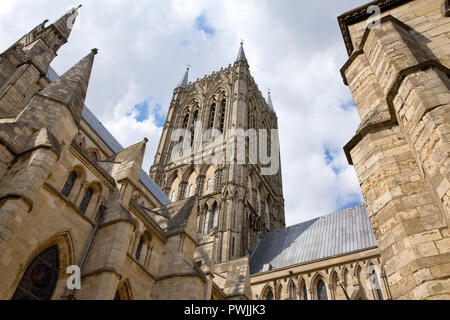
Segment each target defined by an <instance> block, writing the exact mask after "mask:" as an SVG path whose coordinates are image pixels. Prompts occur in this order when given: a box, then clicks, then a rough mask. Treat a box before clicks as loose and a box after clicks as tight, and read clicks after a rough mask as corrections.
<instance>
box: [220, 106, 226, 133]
mask: <svg viewBox="0 0 450 320" xmlns="http://www.w3.org/2000/svg"><path fill="white" fill-rule="evenodd" d="M226 106H227V104H226V101H225V99H223V100H222V103H221V104H220V115H219V116H220V118H219V129H220V132H223V129H224V126H225V109H226Z"/></svg>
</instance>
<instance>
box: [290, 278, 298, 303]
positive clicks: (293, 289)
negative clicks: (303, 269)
mask: <svg viewBox="0 0 450 320" xmlns="http://www.w3.org/2000/svg"><path fill="white" fill-rule="evenodd" d="M296 291H297V288H296V287H295V283H294V281H291V282H290V283H289V300H297V292H296Z"/></svg>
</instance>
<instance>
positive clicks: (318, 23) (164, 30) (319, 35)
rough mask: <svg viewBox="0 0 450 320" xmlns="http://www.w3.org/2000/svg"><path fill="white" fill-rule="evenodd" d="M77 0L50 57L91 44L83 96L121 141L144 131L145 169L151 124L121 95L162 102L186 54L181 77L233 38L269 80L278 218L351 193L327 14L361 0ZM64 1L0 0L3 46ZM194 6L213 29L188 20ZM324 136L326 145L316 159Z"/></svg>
mask: <svg viewBox="0 0 450 320" xmlns="http://www.w3.org/2000/svg"><path fill="white" fill-rule="evenodd" d="M83 2H84V3H83V8H82V9H81V10H80V19H79V21H78V23H79V25H76V28H75V30H74V32H73V34H72V35H71V38H70V39H69V43H68V44H67V45H66V46H64V47H63V48H62V49H61V50H60V52H59V56H58V57H57V58H56V59H55V61H54V63H53V66H54V67H55V69H56V70H57V71H58V72H60V73H61V72H64V71H65V70H67V69H68V68H69V67H70V66H72V65H73V64H74V63H76V62H77V61H78V60H79V59H80V58H81V57H83V56H84V55H85V54H87V53H88V52H89V51H90V49H91V48H94V47H96V48H99V54H98V55H97V57H96V62H95V65H94V69H93V73H92V78H91V83H90V88H89V93H88V97H87V104H88V105H89V106H90V108H91V109H92V110H93V111H94V113H95V114H96V115H97V116H98V118H99V119H100V120H101V121H102V122H103V123H104V124H105V125H106V127H107V128H108V129H109V130H110V131H111V132H112V133H113V135H114V136H115V137H116V138H117V140H119V142H120V143H121V144H122V145H124V146H127V145H131V144H134V143H136V142H138V141H141V140H142V139H143V138H144V137H145V136H146V137H148V138H149V139H150V142H149V144H148V148H147V154H146V157H145V169H148V168H149V166H150V165H151V163H152V161H153V156H154V153H155V150H156V147H157V144H158V142H159V136H160V132H161V130H160V129H159V128H157V126H156V125H155V121H154V119H153V118H152V117H150V118H149V119H148V120H146V121H144V122H137V121H136V120H135V118H134V117H133V115H129V114H130V112H132V110H133V107H134V106H135V105H136V104H138V103H141V102H143V101H147V100H149V99H151V101H153V102H154V103H157V104H160V105H161V106H162V108H163V109H164V110H165V111H167V108H168V106H169V103H170V100H171V95H172V91H173V88H174V86H175V85H176V84H177V83H178V82H179V80H180V79H181V77H182V75H183V72H184V69H185V65H186V64H188V63H189V64H191V65H192V69H191V79H190V80H195V78H197V77H202V76H203V75H205V74H210V73H211V72H212V71H214V70H218V69H220V68H221V67H226V66H227V65H228V64H229V63H233V62H234V59H235V57H236V54H237V50H238V45H239V40H240V39H244V40H245V50H246V55H247V59H248V60H249V64H250V69H251V72H252V75H253V76H254V78H255V80H256V82H257V83H258V85H259V88H260V90H261V91H262V92H263V93H264V94H265V92H266V90H267V88H271V89H272V98H273V102H274V106H275V109H276V111H277V115H278V117H279V128H280V137H281V152H282V155H281V156H282V163H281V164H282V170H283V187H284V196H285V201H286V202H285V203H286V218H287V224H292V223H297V222H300V221H304V220H306V219H310V218H313V217H316V216H319V215H323V214H326V213H328V212H331V211H333V210H336V209H337V208H339V207H340V206H342V205H343V204H344V203H345V202H346V201H351V200H353V201H354V200H355V197H356V199H357V198H358V197H360V190H359V184H358V181H357V179H356V175H355V173H354V170H353V168H352V167H350V166H349V165H348V164H347V161H346V159H345V155H344V154H343V151H342V147H343V145H344V144H345V143H347V142H348V140H349V139H350V138H351V136H352V135H353V133H354V131H355V129H356V127H357V125H358V123H359V117H358V115H357V112H356V111H355V110H354V109H351V110H344V109H342V108H340V107H339V106H340V105H342V104H345V103H347V102H349V101H350V100H351V95H350V92H349V90H348V88H347V87H345V86H344V85H343V83H342V80H341V78H340V74H339V69H340V67H341V66H342V65H343V64H344V62H345V61H346V59H347V55H346V50H345V48H344V45H343V40H342V37H341V35H340V31H339V27H338V23H337V20H336V17H337V16H338V15H339V14H341V13H343V12H345V11H347V10H350V9H352V8H355V7H357V6H359V5H361V4H364V3H365V2H367V0H347V1H345V2H344V1H333V0H321V1H319V0H317V1H308V2H306V1H295V0H291V1H283V2H281V1H275V0H273V1H260V0H259V1H257V0H251V1H245V2H244V1H238V0H229V1H223V2H218V1H207V0H199V1H192V0H189V1H188V0H172V1H160V0H153V1H145V2H144V1H137V0H132V1H126V2H125V1H118V0H115V1H111V0H97V1H95V2H93V1H92V2H88V1H83ZM72 5H73V3H72V1H67V0H64V1H58V2H57V3H55V2H54V1H51V0H42V1H39V2H36V1H32V0H21V1H19V0H16V1H2V6H1V9H0V46H1V47H2V48H3V49H6V48H7V47H9V46H10V45H11V44H12V43H13V42H14V41H16V40H17V39H18V38H19V37H20V36H21V35H23V34H24V33H25V32H27V31H29V30H30V29H31V28H32V27H34V26H35V25H37V24H39V23H40V22H42V21H43V20H44V19H46V18H48V19H50V21H53V20H55V19H56V18H58V17H59V16H60V15H61V14H62V13H63V12H64V11H66V10H67V8H68V6H72ZM202 14H203V15H204V17H205V19H206V22H207V25H208V27H212V28H214V30H215V33H214V36H210V35H206V34H205V33H204V32H201V31H200V30H198V29H196V28H195V19H196V18H197V17H198V16H200V15H202ZM3 49H1V48H0V50H3ZM127 115H128V116H127ZM325 147H326V148H328V149H329V150H331V151H332V155H333V157H334V159H333V160H332V161H331V163H328V164H327V159H326V156H325V154H324V152H325ZM333 168H335V170H333ZM336 169H338V170H336ZM336 172H337V173H336Z"/></svg>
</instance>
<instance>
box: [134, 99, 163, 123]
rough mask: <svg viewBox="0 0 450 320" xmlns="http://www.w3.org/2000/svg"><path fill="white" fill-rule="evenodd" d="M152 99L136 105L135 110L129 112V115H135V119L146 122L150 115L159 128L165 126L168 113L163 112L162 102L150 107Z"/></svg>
mask: <svg viewBox="0 0 450 320" xmlns="http://www.w3.org/2000/svg"><path fill="white" fill-rule="evenodd" d="M150 102H151V99H150V100H147V101H144V102H142V103H139V104H137V105H135V106H134V110H133V112H130V113H127V116H131V115H132V114H133V115H134V119H136V121H137V122H144V121H145V120H148V119H149V118H150V116H152V117H153V119H154V120H155V125H156V126H157V127H158V128H162V127H164V123H165V122H166V115H165V114H164V113H163V112H162V107H161V105H160V104H158V103H157V104H154V105H153V107H150V105H151V104H150Z"/></svg>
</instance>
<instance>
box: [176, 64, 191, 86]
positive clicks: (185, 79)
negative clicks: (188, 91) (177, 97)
mask: <svg viewBox="0 0 450 320" xmlns="http://www.w3.org/2000/svg"><path fill="white" fill-rule="evenodd" d="M188 81H189V68H187V69H186V72H185V73H184V76H183V79H181V81H180V83H179V84H178V85H177V87H176V88H183V89H185V88H186V87H187V85H188Z"/></svg>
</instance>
